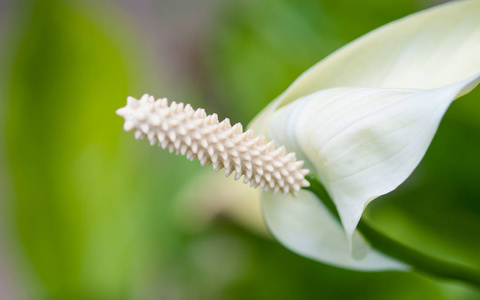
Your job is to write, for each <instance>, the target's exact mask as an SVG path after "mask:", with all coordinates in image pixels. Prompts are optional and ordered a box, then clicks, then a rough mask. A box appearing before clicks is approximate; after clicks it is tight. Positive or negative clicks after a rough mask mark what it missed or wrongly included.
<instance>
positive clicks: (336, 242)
mask: <svg viewBox="0 0 480 300" xmlns="http://www.w3.org/2000/svg"><path fill="white" fill-rule="evenodd" d="M261 203H262V212H263V217H264V219H265V222H266V224H267V227H268V228H269V230H270V232H271V233H272V235H273V236H274V237H275V238H277V239H278V240H279V241H280V242H281V243H282V244H283V245H284V246H285V247H287V248H288V249H290V250H292V251H293V252H295V253H298V254H300V255H303V256H305V257H308V258H311V259H313V260H317V261H320V262H323V263H326V264H329V265H334V266H337V267H343V268H349V269H355V270H362V271H381V270H408V269H409V268H410V267H409V266H407V265H405V264H403V263H401V262H399V261H397V260H395V259H393V258H390V257H388V256H385V255H384V254H382V253H380V252H378V251H376V250H375V249H373V248H372V247H371V246H370V245H369V244H368V243H367V242H366V241H365V239H364V238H363V237H362V236H361V235H360V234H359V233H358V232H355V234H354V236H353V244H352V247H350V244H349V243H348V240H347V237H346V235H345V232H344V231H343V229H342V226H341V225H340V223H339V222H338V221H337V220H336V219H335V218H334V217H333V216H332V215H331V214H330V213H329V212H328V211H327V209H326V208H325V206H324V205H323V203H322V202H321V201H320V200H319V199H317V198H316V196H315V195H313V194H312V193H310V192H309V191H305V190H301V191H300V192H299V194H298V195H297V197H295V198H294V197H292V196H288V197H286V198H284V197H282V196H278V195H277V196H275V195H273V194H272V193H262V195H261Z"/></svg>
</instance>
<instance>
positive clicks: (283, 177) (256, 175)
mask: <svg viewBox="0 0 480 300" xmlns="http://www.w3.org/2000/svg"><path fill="white" fill-rule="evenodd" d="M117 114H118V115H120V116H121V117H123V118H124V119H125V124H124V129H125V130H126V131H129V130H132V129H134V130H135V138H137V139H140V138H144V137H145V136H147V135H148V140H149V141H150V143H151V144H154V143H159V146H161V147H162V148H164V149H166V148H168V149H169V151H170V152H174V151H175V152H176V153H177V154H182V155H186V156H187V158H188V159H189V160H194V159H195V158H198V159H199V160H200V164H201V165H202V166H204V165H207V164H213V168H214V170H215V171H219V170H220V169H222V168H225V175H226V176H229V175H230V174H231V173H232V172H233V171H235V179H236V180H238V179H240V177H241V176H242V175H243V176H244V181H245V183H248V182H250V185H251V186H254V187H258V186H260V187H262V188H263V189H264V190H265V191H269V190H270V191H273V192H275V193H277V192H281V193H283V194H288V193H290V194H293V195H295V194H296V193H297V191H298V190H299V189H300V188H302V187H306V186H309V183H308V181H306V180H305V178H304V176H305V175H306V174H308V170H306V169H302V168H301V167H302V166H303V162H302V161H296V160H295V154H294V153H290V154H287V155H286V154H285V148H284V147H280V148H278V149H275V144H274V143H273V142H269V143H267V144H265V141H264V140H265V138H264V137H263V136H259V137H254V135H253V131H252V130H250V129H249V130H247V131H246V132H243V128H242V125H241V124H240V123H237V124H235V125H233V126H231V125H230V120H229V119H225V120H223V121H222V122H219V121H218V116H217V115H216V114H213V115H210V116H207V115H206V113H205V110H204V109H201V108H200V109H197V110H194V109H193V108H192V107H191V106H190V105H189V104H186V105H184V104H183V103H176V102H172V103H171V104H170V106H169V105H168V101H167V99H165V98H162V99H158V100H156V101H155V99H154V98H153V97H152V96H149V95H147V94H145V95H143V96H142V98H141V99H140V100H136V99H134V98H132V97H128V98H127V105H126V106H125V107H123V108H120V109H118V110H117Z"/></svg>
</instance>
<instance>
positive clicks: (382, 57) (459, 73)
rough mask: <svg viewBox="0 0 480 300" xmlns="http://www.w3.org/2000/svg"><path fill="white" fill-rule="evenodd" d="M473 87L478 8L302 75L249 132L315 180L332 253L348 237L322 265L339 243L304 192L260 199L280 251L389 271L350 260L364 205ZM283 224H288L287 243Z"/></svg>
mask: <svg viewBox="0 0 480 300" xmlns="http://www.w3.org/2000/svg"><path fill="white" fill-rule="evenodd" d="M479 81H480V1H478V0H470V1H458V2H452V3H448V4H444V5H441V6H438V7H435V8H432V9H429V10H426V11H423V12H420V13H416V14H413V15H411V16H408V17H406V18H403V19H401V20H398V21H395V22H392V23H390V24H387V25H386V26H383V27H381V28H379V29H377V30H375V31H373V32H371V33H369V34H367V35H365V36H364V37H362V38H360V39H358V40H356V41H354V42H352V43H351V44H349V45H347V46H345V47H344V48H342V49H340V50H339V51H337V52H335V53H334V54H332V55H330V56H329V57H327V58H326V59H325V60H323V61H321V62H320V63H318V64H317V65H315V66H314V67H312V68H311V69H310V70H308V71H307V72H305V73H304V74H303V75H302V76H300V77H299V78H298V79H297V80H296V81H295V82H294V83H293V84H292V86H291V87H289V88H288V89H287V91H285V93H283V94H282V95H281V96H280V97H278V98H277V99H276V100H275V101H273V102H272V103H271V104H270V105H269V106H268V107H267V108H265V109H264V111H262V112H261V114H260V115H259V116H258V117H257V118H256V119H255V120H254V121H253V123H252V127H253V128H254V130H255V131H256V133H257V134H259V133H260V134H265V135H266V136H268V137H269V138H270V139H272V140H274V141H275V142H276V143H278V144H281V145H285V146H286V147H287V149H288V150H289V151H295V152H296V153H297V156H298V158H299V159H304V160H305V162H306V167H307V168H309V169H310V170H312V171H313V172H314V173H316V174H317V175H318V176H319V178H320V180H321V181H322V183H323V184H324V185H325V187H326V188H327V190H328V192H329V193H330V195H331V196H332V198H333V201H334V202H335V205H336V206H337V210H338V212H339V214H340V217H341V220H342V224H343V227H344V229H345V231H346V233H347V234H346V235H345V236H344V237H346V238H345V239H341V240H342V241H343V242H344V243H345V245H343V246H342V247H343V248H342V249H347V250H348V249H350V245H349V239H350V238H351V237H352V236H353V237H354V238H353V247H352V252H351V253H348V254H349V257H350V258H352V259H350V260H347V259H345V255H338V256H332V253H339V246H338V245H339V237H338V236H336V235H334V234H333V233H329V234H327V233H328V232H329V229H328V228H333V227H332V226H333V225H332V224H331V223H332V222H336V221H335V219H333V218H325V217H324V216H325V213H320V212H319V211H320V210H322V209H323V210H324V208H323V207H322V206H318V204H317V203H315V202H314V201H311V196H308V192H304V193H302V194H300V195H299V197H297V199H291V200H290V201H286V200H285V199H282V198H281V197H275V196H273V195H265V194H264V195H262V202H263V203H262V206H263V210H264V216H265V219H266V222H267V226H268V227H269V228H270V230H271V231H272V233H273V234H274V235H275V237H276V238H277V239H279V241H280V242H282V243H283V244H284V245H286V246H287V247H288V248H290V249H292V250H293V251H295V252H297V253H300V254H303V255H305V256H308V257H311V258H314V259H317V260H319V261H323V262H327V263H329V264H333V265H338V266H342V267H349V268H353V269H363V270H379V269H391V268H399V266H401V264H399V263H396V262H395V261H394V260H391V263H390V264H388V263H386V262H385V259H386V258H385V257H384V256H377V255H373V254H371V253H375V252H374V251H373V250H372V249H370V248H369V247H367V248H362V247H360V248H362V249H364V250H362V251H361V253H358V251H357V250H356V249H357V248H358V247H355V240H356V239H357V240H358V238H355V236H357V235H358V233H356V232H355V228H356V226H357V223H358V221H359V219H360V217H361V215H362V213H363V210H364V209H365V207H366V205H367V204H368V203H369V202H370V201H372V200H373V199H375V198H376V197H379V196H381V195H384V194H386V193H389V192H391V191H392V190H394V189H395V188H396V187H398V185H400V184H401V183H402V182H404V181H405V179H407V178H408V176H410V174H411V173H412V172H413V170H414V169H415V168H416V166H417V165H418V163H419V162H420V160H421V159H422V157H423V156H424V154H425V152H426V150H427V148H428V146H429V145H430V142H431V140H432V139H433V136H434V135H435V132H436V130H437V128H438V125H439V123H440V121H441V119H442V117H443V115H444V113H445V112H446V110H447V109H448V107H449V105H450V104H451V103H452V102H453V101H454V100H455V99H456V98H458V97H459V96H461V95H464V94H466V93H468V92H469V91H470V90H472V89H473V88H474V87H475V86H476V85H477V84H478V83H479ZM317 202H318V200H317ZM297 206H298V207H297ZM308 207H310V208H308ZM292 211H293V212H295V213H292ZM300 212H303V213H300ZM314 212H317V213H314ZM294 219H295V220H294ZM319 222H320V223H319ZM321 223H323V225H322V224H321ZM285 224H295V225H294V228H295V230H296V232H297V234H292V230H293V229H288V226H286V225H285ZM340 228H341V227H340ZM300 232H302V233H301V234H300ZM336 232H337V235H338V234H342V233H343V232H341V233H338V230H337V229H336ZM320 241H321V242H320ZM365 249H367V250H365ZM372 257H376V258H378V259H376V258H372Z"/></svg>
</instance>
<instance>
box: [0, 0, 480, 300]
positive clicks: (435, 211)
mask: <svg viewBox="0 0 480 300" xmlns="http://www.w3.org/2000/svg"><path fill="white" fill-rule="evenodd" d="M438 3H440V1H434V0H404V1H393V0H392V1H390V0H389V1H385V0H363V1H354V0H337V1H330V0H263V1H259V0H241V1H227V0H202V1H198V0H157V1H155V0H119V1H114V0H100V1H95V0H84V1H81V0H50V1H47V0H43V1H42V0H36V1H35V0H30V1H27V0H16V1H15V0H11V1H6V0H0V224H1V227H0V299H480V291H479V290H476V289H474V288H471V287H469V286H467V285H464V284H461V283H454V282H445V281H438V280H434V279H432V278H429V277H425V276H422V275H420V274H413V273H400V272H383V273H362V272H354V271H349V270H342V269H337V268H333V267H329V266H326V265H323V264H321V263H317V262H313V261H310V260H308V259H305V258H303V257H300V256H298V255H296V254H294V253H291V252H289V251H288V250H286V249H285V248H283V246H281V245H280V244H278V243H277V242H276V241H274V240H273V239H271V238H269V237H266V236H265V235H264V234H259V232H262V229H261V228H259V229H258V230H255V229H253V230H252V226H247V225H245V224H243V223H242V222H237V221H234V219H232V218H230V217H229V214H228V213H225V211H228V209H229V208H228V207H223V208H222V209H218V208H216V207H215V205H214V204H213V205H212V204H211V203H217V202H218V203H222V201H223V199H214V198H215V197H217V198H218V197H221V196H218V195H217V194H216V193H215V192H214V191H211V192H208V191H207V192H205V191H201V192H202V193H206V194H207V195H208V196H207V197H203V198H202V200H201V201H200V200H199V201H195V199H194V198H195V191H194V192H193V194H192V193H191V192H190V195H193V196H192V197H191V198H192V199H184V198H185V196H182V195H184V194H185V193H186V191H189V190H190V191H191V189H192V188H191V187H192V186H195V185H193V183H194V182H195V181H196V180H198V178H201V177H203V176H204V174H205V173H209V172H210V171H211V170H203V169H201V167H200V164H199V163H190V162H188V161H187V160H186V159H185V158H184V157H178V156H174V155H170V154H168V153H167V152H165V151H161V150H159V149H158V148H157V147H150V146H149V145H148V143H147V142H146V141H136V140H135V139H134V138H133V134H131V133H125V132H123V131H122V119H121V118H120V117H118V116H116V115H115V113H114V112H115V110H116V109H117V108H119V107H121V106H123V105H124V104H125V100H126V97H127V96H128V95H131V96H134V97H137V98H138V97H140V96H141V95H142V94H143V93H150V94H153V95H155V96H157V97H163V96H165V97H168V98H169V99H170V100H175V101H184V102H189V103H191V104H192V105H193V106H194V107H205V108H206V109H207V112H209V113H212V112H217V113H218V114H219V116H220V118H221V119H223V118H225V117H228V118H230V119H231V120H232V121H233V122H242V123H243V124H247V123H248V122H249V120H251V119H252V118H253V116H255V115H256V114H257V113H258V112H259V111H260V110H261V109H262V108H263V107H264V106H265V105H266V104H267V103H268V102H269V101H271V100H272V99H273V98H275V97H276V96H277V95H279V94H280V93H281V92H282V91H283V90H285V89H286V88H287V87H288V85H289V84H290V83H291V82H292V81H293V80H294V79H295V78H296V77H297V76H299V75H300V74H301V73H302V72H303V71H304V70H306V69H307V68H308V67H310V66H311V65H313V64H314V63H316V62H317V61H319V60H320V59H322V58H324V57H325V56H326V55H328V54H329V53H331V52H332V51H334V50H335V49H337V48H339V47H340V46H342V45H344V44H345V43H347V42H349V41H351V40H353V39H355V38H357V37H359V36H361V35H362V34H364V33H366V32H368V31H370V30H372V29H374V28H376V27H378V26H380V25H383V24H385V23H387V22H390V21H392V20H394V19H397V18H400V17H402V16H405V15H407V14H410V13H413V12H416V11H418V10H421V9H424V8H427V7H431V6H433V5H436V4H438ZM479 100H480V89H479V88H477V90H476V91H474V92H473V93H471V94H470V95H468V96H466V97H464V98H462V99H461V101H457V102H455V103H454V105H453V106H452V108H451V109H450V110H449V112H448V113H447V115H446V117H445V118H444V120H443V122H442V125H441V127H440V130H439V133H438V135H437V136H436V137H435V139H434V141H433V144H432V146H431V148H430V149H429V151H428V153H427V155H426V157H425V159H424V160H423V162H422V163H421V165H420V166H419V168H417V170H416V171H415V173H414V174H413V175H412V176H411V178H410V179H409V180H408V181H407V182H406V183H405V184H403V185H402V186H401V187H400V188H399V189H398V190H397V191H395V192H394V193H392V194H389V195H387V196H385V197H383V199H379V200H377V201H376V202H374V203H373V204H372V205H371V206H370V207H369V208H368V210H367V212H366V214H367V217H369V218H370V219H371V220H372V221H373V222H375V224H377V225H378V226H379V227H380V228H382V230H384V231H385V232H388V233H389V234H390V235H391V236H393V237H395V238H397V239H399V240H402V241H404V242H407V243H409V244H410V245H412V246H415V247H416V248H418V249H421V250H423V251H426V252H429V253H432V254H433V255H436V256H439V257H443V258H446V259H450V260H453V261H458V262H462V263H466V264H469V265H471V266H476V267H478V268H480V256H479V255H478V253H480V196H479V195H480V184H479V183H478V181H479V180H480V156H479V153H480V101H479ZM207 169H208V168H207ZM227 180H229V181H233V178H229V179H227ZM239 184H241V183H239ZM199 193H200V191H199ZM209 197H210V198H212V199H208V198H209ZM187 198H188V197H187ZM205 198H206V199H205ZM239 198H241V197H239ZM248 198H249V197H246V199H235V200H234V201H242V202H249V201H255V199H248ZM209 201H211V202H209ZM215 201H217V202H215ZM242 202H238V203H233V204H232V203H230V204H231V205H232V207H235V205H237V206H238V205H242ZM230 204H222V205H223V206H228V205H230ZM248 205H249V206H247V207H254V208H255V207H256V206H257V205H258V203H253V202H249V204H248ZM185 207H187V209H184V208H185ZM209 210H211V211H209ZM199 214H200V215H201V216H203V219H202V218H199V217H198V215H199ZM247 214H248V212H247ZM205 216H206V217H205ZM255 216H256V215H255V213H254V212H253V211H252V218H254V217H255ZM205 218H207V219H208V222H205V220H204V219H205ZM257 221H258V220H257ZM186 223H188V224H189V226H185V224H186ZM197 223H198V224H197Z"/></svg>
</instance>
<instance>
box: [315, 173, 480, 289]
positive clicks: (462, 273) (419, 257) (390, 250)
mask: <svg viewBox="0 0 480 300" xmlns="http://www.w3.org/2000/svg"><path fill="white" fill-rule="evenodd" d="M306 179H307V180H308V181H309V182H310V187H308V188H306V189H307V190H309V191H311V192H313V193H314V194H315V195H317V196H318V198H319V199H320V200H321V201H322V202H323V203H324V204H325V206H326V207H327V208H328V209H329V210H330V212H331V213H332V214H333V215H334V216H335V217H336V218H337V220H338V221H339V222H340V217H339V214H338V211H337V209H336V206H335V203H334V202H333V201H332V199H331V198H330V196H329V195H328V192H327V190H326V189H325V187H324V186H323V185H322V184H321V183H320V182H319V181H318V179H316V178H315V177H313V176H312V175H307V176H306ZM357 230H358V231H359V232H360V233H362V235H363V236H364V237H365V238H366V239H367V240H368V242H369V243H370V245H371V246H372V247H373V248H375V249H377V250H379V251H381V252H383V253H385V254H386V255H389V256H391V257H393V258H395V259H397V260H399V261H402V262H404V263H406V264H408V265H410V266H412V268H413V269H414V270H416V271H418V272H420V273H425V274H429V275H432V276H434V277H438V278H444V279H453V280H460V281H463V282H466V283H469V284H472V285H474V286H476V287H477V288H480V270H476V269H473V268H471V267H469V266H465V265H460V264H456V263H452V262H448V261H444V260H441V259H438V258H435V257H432V256H429V255H427V254H425V253H422V252H420V251H418V250H415V249H413V248H411V247H409V246H407V245H404V244H402V243H400V242H398V241H396V240H394V239H392V238H390V237H388V236H386V235H384V234H383V233H381V232H380V231H378V230H377V229H376V228H374V227H372V226H371V225H370V224H369V222H368V221H367V220H365V219H364V218H362V219H361V220H360V222H359V223H358V226H357Z"/></svg>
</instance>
